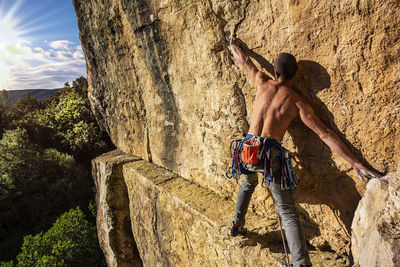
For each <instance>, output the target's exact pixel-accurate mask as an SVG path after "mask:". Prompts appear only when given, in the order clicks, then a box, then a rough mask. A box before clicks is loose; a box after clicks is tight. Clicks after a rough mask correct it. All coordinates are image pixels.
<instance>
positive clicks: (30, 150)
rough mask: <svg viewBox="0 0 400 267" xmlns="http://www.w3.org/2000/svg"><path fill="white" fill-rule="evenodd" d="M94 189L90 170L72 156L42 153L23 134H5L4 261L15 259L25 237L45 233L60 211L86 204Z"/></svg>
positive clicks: (0, 150) (0, 211)
mask: <svg viewBox="0 0 400 267" xmlns="http://www.w3.org/2000/svg"><path fill="white" fill-rule="evenodd" d="M91 184H92V181H91V178H90V174H89V171H88V170H86V169H84V168H83V167H82V166H80V165H77V164H76V162H75V160H74V159H73V158H72V157H71V156H69V155H66V154H62V153H60V152H58V151H57V150H55V149H45V150H42V149H41V148H40V147H39V146H38V145H36V144H33V143H31V142H30V140H29V136H28V134H27V132H26V130H25V129H21V128H17V129H15V130H7V131H6V132H5V133H4V134H3V137H2V139H1V140H0V240H2V241H1V242H0V258H1V259H6V258H7V255H15V254H12V253H13V251H14V253H15V249H17V248H18V247H20V245H21V241H20V240H21V238H22V236H21V235H23V234H24V233H25V234H26V233H27V232H32V231H37V230H40V229H47V228H48V227H49V226H50V223H51V221H52V220H54V219H55V218H56V217H57V216H59V214H60V213H61V212H63V211H65V210H67V209H69V208H71V207H74V206H76V205H87V202H88V200H89V199H90V197H91V195H92V191H91ZM3 240H4V242H3ZM7 259H8V258H7Z"/></svg>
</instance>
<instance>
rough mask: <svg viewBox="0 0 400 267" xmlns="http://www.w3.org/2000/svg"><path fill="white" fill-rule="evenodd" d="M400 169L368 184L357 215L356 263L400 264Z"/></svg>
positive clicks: (355, 230) (352, 237) (355, 216)
mask: <svg viewBox="0 0 400 267" xmlns="http://www.w3.org/2000/svg"><path fill="white" fill-rule="evenodd" d="M399 222H400V170H399V171H398V172H397V174H395V173H391V174H390V175H387V176H386V177H385V178H382V179H380V180H376V179H374V180H372V181H370V182H369V183H368V186H367V191H366V192H365V195H364V197H363V198H362V199H361V201H360V204H359V205H358V207H357V210H356V212H355V215H354V220H353V224H352V226H351V228H352V236H351V243H352V246H351V248H352V252H353V256H354V263H355V265H359V266H368V267H370V266H371V267H373V266H387V267H390V266H393V267H394V266H400V224H399Z"/></svg>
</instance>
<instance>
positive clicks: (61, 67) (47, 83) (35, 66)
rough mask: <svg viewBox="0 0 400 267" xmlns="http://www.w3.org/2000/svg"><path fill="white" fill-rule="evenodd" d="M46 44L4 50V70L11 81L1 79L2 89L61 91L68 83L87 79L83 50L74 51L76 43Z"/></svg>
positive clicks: (1, 62)
mask: <svg viewBox="0 0 400 267" xmlns="http://www.w3.org/2000/svg"><path fill="white" fill-rule="evenodd" d="M46 44H48V45H49V46H50V47H51V48H49V47H48V46H47V45H46ZM46 44H45V45H44V46H43V47H40V46H38V45H35V46H34V47H33V46H32V44H31V43H28V42H20V43H18V44H14V45H13V46H12V47H10V48H9V49H8V50H10V51H8V50H7V49H6V50H3V51H6V52H3V53H0V67H1V69H3V68H5V69H6V70H7V75H6V76H7V77H1V76H0V86H2V88H5V89H35V88H37V89H39V88H60V87H62V86H63V85H64V83H65V82H67V81H68V82H71V81H73V80H75V79H76V78H78V77H80V76H86V64H85V58H84V54H83V51H82V48H81V47H80V46H71V47H70V46H69V45H70V44H73V42H70V41H67V40H61V41H54V42H47V43H46ZM46 47H47V48H46ZM3 70H4V69H3ZM0 71H1V70H0ZM3 73H4V74H5V72H3ZM6 78H7V79H6Z"/></svg>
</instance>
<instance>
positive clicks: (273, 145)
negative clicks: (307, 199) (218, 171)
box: [225, 134, 300, 192]
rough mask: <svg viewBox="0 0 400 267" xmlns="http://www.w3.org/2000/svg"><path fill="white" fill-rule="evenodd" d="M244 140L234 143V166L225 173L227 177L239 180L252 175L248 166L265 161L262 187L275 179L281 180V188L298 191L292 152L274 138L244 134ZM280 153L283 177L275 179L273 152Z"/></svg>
mask: <svg viewBox="0 0 400 267" xmlns="http://www.w3.org/2000/svg"><path fill="white" fill-rule="evenodd" d="M243 137H244V138H243V139H238V140H234V141H233V145H232V166H231V167H230V168H229V169H228V171H227V172H226V173H225V175H226V177H228V178H234V179H236V180H239V178H240V175H241V174H242V173H243V174H250V173H252V171H249V170H248V169H247V168H248V165H256V164H258V163H259V162H260V161H261V163H262V161H263V165H264V166H263V167H264V170H263V179H262V183H261V185H262V186H263V187H268V186H269V185H270V184H271V182H273V181H274V180H275V179H277V178H278V179H280V183H281V188H282V189H287V190H290V191H292V192H294V191H295V190H296V186H297V185H298V184H299V182H300V179H299V178H298V176H297V175H296V174H295V172H294V168H293V164H292V159H291V157H290V152H289V151H288V150H287V149H286V148H284V147H283V146H282V145H281V144H280V143H279V142H278V141H276V140H275V139H272V138H265V137H259V136H256V135H253V134H243ZM273 150H277V151H279V160H280V161H281V164H280V165H281V177H275V175H274V172H273V170H272V169H273V168H272V166H273V163H274V160H276V159H273V157H272V151H273Z"/></svg>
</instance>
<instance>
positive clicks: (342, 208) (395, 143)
mask: <svg viewBox="0 0 400 267" xmlns="http://www.w3.org/2000/svg"><path fill="white" fill-rule="evenodd" d="M73 2H74V5H75V9H76V13H77V17H78V25H79V30H80V38H81V41H82V46H83V50H84V52H85V56H86V61H87V70H88V81H89V97H90V101H91V104H92V109H93V111H94V112H95V115H96V118H97V120H98V121H99V123H100V124H101V125H102V127H103V128H104V129H106V130H107V131H108V133H109V134H110V136H111V138H112V140H113V142H114V144H115V145H116V146H117V147H118V148H120V149H121V150H123V151H124V152H126V153H129V154H133V155H137V156H139V157H141V158H144V159H146V160H150V161H152V162H154V163H155V164H157V165H159V166H163V167H165V168H167V169H168V170H171V171H174V172H175V173H178V174H179V175H181V176H182V177H184V178H185V179H188V180H190V181H193V182H196V183H198V184H200V185H202V186H204V187H206V188H209V189H210V190H212V191H214V192H216V193H218V194H220V195H222V196H225V197H228V198H234V195H235V193H236V191H237V189H238V184H236V183H232V182H231V181H227V180H226V179H225V178H224V175H223V174H224V172H225V171H226V169H227V167H228V165H229V164H230V149H229V147H230V143H231V141H232V140H233V139H234V138H237V137H239V136H240V135H241V133H242V132H245V131H246V130H247V127H248V119H249V118H248V114H250V111H251V108H252V105H251V103H252V100H253V98H254V95H255V90H254V86H253V85H252V84H251V83H249V82H248V80H247V78H246V76H245V75H244V74H243V72H242V70H241V69H239V68H238V67H237V66H236V65H235V64H234V62H233V61H232V58H231V56H230V54H229V52H228V50H227V47H226V42H225V38H226V36H227V35H228V34H229V33H230V32H232V31H235V32H236V34H237V36H238V37H239V38H241V39H243V40H244V41H245V42H246V43H247V44H248V46H249V47H250V48H251V49H252V50H253V52H254V54H253V55H254V56H255V57H256V58H257V60H258V62H259V63H257V64H258V66H261V67H262V68H263V69H264V70H265V71H271V65H270V64H271V63H272V62H273V58H274V57H275V56H276V55H277V54H278V53H279V52H282V51H286V52H290V53H292V54H294V55H295V56H296V57H297V59H298V60H299V66H300V70H299V73H298V74H297V77H296V79H295V84H296V86H297V88H298V91H299V92H300V93H301V94H302V95H304V97H305V98H306V99H307V100H308V101H309V102H310V104H311V105H312V106H313V107H314V109H315V111H316V113H317V114H318V115H319V116H320V117H321V118H322V120H323V121H325V122H326V123H327V124H328V125H329V126H330V127H331V128H333V129H334V130H335V131H337V132H338V133H340V136H341V137H342V138H343V140H344V141H345V142H346V143H348V144H349V146H350V148H351V150H352V151H354V152H355V153H356V154H357V155H358V156H359V157H360V158H361V159H365V161H366V162H369V163H370V164H371V165H372V166H373V167H375V168H377V169H378V170H381V171H389V170H394V168H395V162H397V161H398V160H399V153H397V151H399V148H400V139H399V138H398V134H399V128H400V126H399V119H400V92H399V90H398V86H399V81H400V61H399V56H400V52H399V51H400V42H399V34H398V32H399V28H400V20H399V19H398V18H399V17H400V7H399V5H400V4H399V2H398V1H397V0H388V1H384V2H382V1H377V0H376V1H373V0H371V1H361V0H356V1H336V2H332V1H299V0H298V1H296V0H291V1H233V0H231V1H214V0H210V1H199V0H193V1H177V0H176V1H174V0H157V1H153V0H148V1H144V0H138V1H128V0H103V1H95V0H80V1H78V0H74V1H73ZM350 144H352V145H350ZM284 145H285V146H287V147H288V148H290V149H291V150H292V151H293V152H294V156H295V159H296V161H297V162H298V164H297V166H296V168H297V170H298V173H299V174H300V176H301V178H302V181H301V185H300V187H299V188H298V192H297V193H296V199H297V202H298V203H299V209H300V213H301V220H302V221H303V225H304V227H305V234H306V237H307V239H308V240H310V243H311V244H312V245H313V246H315V247H316V248H319V249H326V250H330V249H332V250H334V251H337V252H338V253H343V254H348V252H349V241H350V225H351V222H352V218H353V216H354V211H355V209H356V206H357V203H358V201H359V199H360V195H361V194H362V192H363V191H364V190H365V186H364V185H363V184H362V183H360V182H359V181H357V180H356V178H355V177H354V175H353V174H352V172H351V168H350V166H349V165H348V164H347V163H345V162H344V161H343V160H342V159H340V158H339V157H338V156H337V155H334V154H332V153H331V152H330V151H329V149H328V148H327V147H326V146H325V145H324V144H323V143H322V142H321V141H320V140H319V139H318V137H317V136H316V135H315V134H314V133H312V132H311V131H310V130H308V129H307V128H306V127H305V126H303V124H302V123H301V122H300V121H296V122H294V123H293V125H292V126H291V128H290V129H289V133H288V134H287V135H286V136H285V138H284ZM252 203H253V204H252V206H251V207H250V209H251V210H252V211H253V212H254V213H255V214H256V215H257V216H259V217H260V218H265V217H271V216H273V215H272V214H273V213H274V207H273V205H272V201H271V198H270V197H269V195H268V194H266V193H265V191H264V190H262V189H261V188H258V189H257V191H256V193H255V196H254V199H253V202H252Z"/></svg>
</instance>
